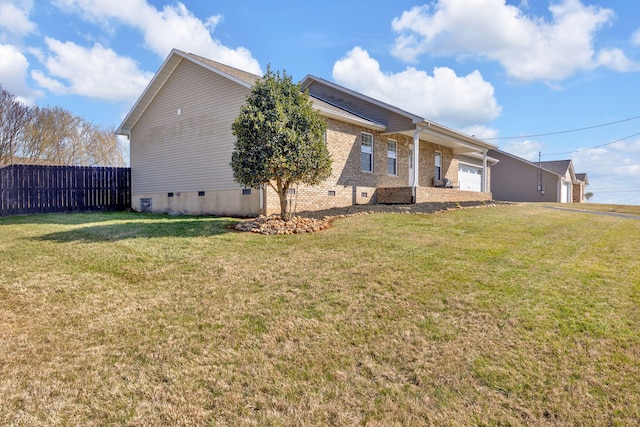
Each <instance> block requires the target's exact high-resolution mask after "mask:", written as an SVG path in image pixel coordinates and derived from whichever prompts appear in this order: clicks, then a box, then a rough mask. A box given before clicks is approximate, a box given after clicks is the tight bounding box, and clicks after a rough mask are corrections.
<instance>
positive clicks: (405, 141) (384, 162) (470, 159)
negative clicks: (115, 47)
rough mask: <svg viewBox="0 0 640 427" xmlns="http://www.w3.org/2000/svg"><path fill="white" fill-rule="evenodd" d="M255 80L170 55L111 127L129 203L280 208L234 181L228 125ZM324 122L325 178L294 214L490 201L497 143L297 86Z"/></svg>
mask: <svg viewBox="0 0 640 427" xmlns="http://www.w3.org/2000/svg"><path fill="white" fill-rule="evenodd" d="M259 78H260V77H259V76H256V75H253V74H250V73H247V72H244V71H241V70H238V69H235V68H232V67H229V66H226V65H223V64H220V63H218V62H214V61H211V60H208V59H206V58H203V57H200V56H197V55H194V54H189V53H185V52H182V51H179V50H175V49H174V50H173V51H172V52H171V53H170V54H169V56H168V57H167V59H166V60H165V62H164V63H163V64H162V66H161V67H160V69H159V71H158V72H157V74H156V75H155V77H154V78H153V79H152V81H151V82H150V83H149V85H148V86H147V88H146V89H145V90H144V92H143V93H142V95H141V96H140V98H139V99H138V101H137V102H136V103H135V105H134V106H133V108H132V110H131V111H130V113H129V114H128V115H127V117H126V118H125V119H124V121H123V122H122V124H121V125H120V127H119V128H118V130H117V133H118V134H121V135H127V136H128V137H129V139H130V161H131V172H132V207H133V208H134V209H137V210H148V211H154V212H185V213H201V214H218V215H236V216H237V215H240V216H255V215H257V214H261V213H262V214H271V213H274V212H278V211H279V201H278V197H277V195H276V194H275V192H274V191H273V190H272V189H271V188H270V187H268V186H266V187H265V188H264V189H259V190H256V189H250V188H243V187H242V186H241V185H239V184H238V183H236V182H235V181H234V180H233V171H232V169H231V166H230V163H231V153H232V152H233V144H234V142H235V137H234V136H233V134H232V133H231V124H232V123H233V121H234V120H235V118H236V117H237V115H238V114H239V111H240V108H241V106H242V105H243V104H244V102H245V99H246V97H247V96H248V95H249V93H250V92H251V88H252V86H253V84H254V83H255V82H256V81H257V80H258V79H259ZM301 86H302V88H303V89H304V90H308V92H309V95H310V97H311V100H312V102H313V105H314V107H315V108H316V110H317V111H318V112H319V113H320V114H321V115H322V116H324V117H325V118H326V120H327V133H326V142H327V145H328V148H329V152H330V153H331V157H332V161H333V164H332V169H333V172H332V175H331V176H330V177H329V178H328V179H327V180H326V181H324V182H323V183H321V184H320V185H317V186H313V187H309V186H300V187H299V188H296V189H293V190H294V191H295V192H296V209H297V211H305V210H321V209H327V208H331V207H344V206H350V205H354V204H368V203H412V202H413V203H416V202H427V201H438V202H458V201H460V202H462V201H484V200H491V199H492V194H491V190H490V167H491V166H492V165H493V164H494V163H495V159H492V158H491V157H489V156H488V155H487V152H488V150H490V149H495V148H496V147H495V145H492V144H490V143H487V142H484V141H481V140H478V139H476V138H474V137H471V136H468V135H465V134H463V133H460V132H457V131H455V130H453V129H449V128H447V127H444V126H442V125H439V124H437V123H434V122H430V121H428V120H426V119H424V118H422V117H420V116H417V115H415V114H411V113H408V112H405V111H403V110H401V109H399V108H397V107H394V106H392V105H388V104H385V103H383V102H380V101H377V100H375V99H373V98H370V97H367V96H365V95H362V94H360V93H357V92H354V91H351V90H349V89H346V88H344V87H341V86H338V85H336V84H334V83H331V82H328V81H326V80H323V79H320V78H317V77H314V76H307V77H306V78H305V79H304V80H303V81H302V83H301Z"/></svg>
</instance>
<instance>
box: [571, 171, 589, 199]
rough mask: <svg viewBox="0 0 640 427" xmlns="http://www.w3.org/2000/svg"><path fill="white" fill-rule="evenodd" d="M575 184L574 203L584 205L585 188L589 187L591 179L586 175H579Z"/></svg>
mask: <svg viewBox="0 0 640 427" xmlns="http://www.w3.org/2000/svg"><path fill="white" fill-rule="evenodd" d="M576 180H577V181H578V182H576V183H574V184H573V203H584V193H585V188H586V187H588V186H589V178H588V177H587V174H586V173H577V174H576Z"/></svg>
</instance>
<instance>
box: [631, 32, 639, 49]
mask: <svg viewBox="0 0 640 427" xmlns="http://www.w3.org/2000/svg"><path fill="white" fill-rule="evenodd" d="M631 43H632V44H633V45H634V46H640V29H638V30H636V31H635V32H634V33H633V34H632V35H631Z"/></svg>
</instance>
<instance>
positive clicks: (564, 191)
mask: <svg viewBox="0 0 640 427" xmlns="http://www.w3.org/2000/svg"><path fill="white" fill-rule="evenodd" d="M560 203H571V183H570V182H563V183H562V187H561V188H560Z"/></svg>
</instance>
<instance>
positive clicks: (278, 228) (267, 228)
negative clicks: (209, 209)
mask: <svg viewBox="0 0 640 427" xmlns="http://www.w3.org/2000/svg"><path fill="white" fill-rule="evenodd" d="M494 206H497V203H495V202H489V203H487V202H461V203H416V204H407V205H355V206H347V207H344V208H333V209H327V210H322V211H305V212H300V213H299V214H298V215H297V216H294V217H293V218H292V219H291V220H290V221H283V220H282V219H280V216H278V215H270V216H264V215H261V216H259V217H257V218H253V219H249V220H246V221H242V222H240V223H238V224H236V225H235V227H234V229H236V230H238V231H247V232H252V233H259V234H304V233H314V232H316V231H321V230H324V229H326V228H328V227H329V226H330V224H331V222H332V221H333V220H335V219H337V218H346V217H349V216H355V215H369V214H375V213H406V214H432V213H435V212H443V211H448V210H454V209H463V208H481V207H494Z"/></svg>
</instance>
